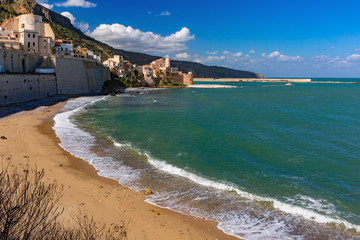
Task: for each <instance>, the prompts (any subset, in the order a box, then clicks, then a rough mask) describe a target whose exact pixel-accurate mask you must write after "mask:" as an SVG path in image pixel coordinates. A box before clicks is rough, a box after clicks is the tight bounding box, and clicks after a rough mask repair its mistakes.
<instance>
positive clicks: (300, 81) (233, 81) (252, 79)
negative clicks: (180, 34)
mask: <svg viewBox="0 0 360 240" xmlns="http://www.w3.org/2000/svg"><path fill="white" fill-rule="evenodd" d="M194 81H195V82H228V83H236V82H273V83H278V82H280V83H281V82H284V83H309V82H311V79H300V78H299V79H291V78H288V79H287V78H277V79H275V78H217V79H215V78H194Z"/></svg>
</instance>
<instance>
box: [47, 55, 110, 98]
mask: <svg viewBox="0 0 360 240" xmlns="http://www.w3.org/2000/svg"><path fill="white" fill-rule="evenodd" d="M52 60H53V62H54V65H55V72H56V78H57V86H58V94H91V93H100V91H101V89H102V86H103V85H104V82H105V81H107V80H110V71H109V70H108V69H107V68H105V67H104V66H103V65H102V64H98V63H97V62H95V61H91V60H84V59H77V58H67V57H58V56H57V57H52Z"/></svg>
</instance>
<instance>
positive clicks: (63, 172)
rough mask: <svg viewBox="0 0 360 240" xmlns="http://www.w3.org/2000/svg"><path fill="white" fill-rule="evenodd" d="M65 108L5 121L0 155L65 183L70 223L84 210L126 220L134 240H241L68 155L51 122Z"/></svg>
mask: <svg viewBox="0 0 360 240" xmlns="http://www.w3.org/2000/svg"><path fill="white" fill-rule="evenodd" d="M64 104H65V103H64V102H62V103H58V104H55V105H53V106H50V107H39V108H37V109H35V110H32V111H28V112H19V113H17V114H14V115H11V116H8V117H5V118H1V119H0V136H5V137H6V138H7V139H6V140H3V139H0V157H1V159H3V160H2V161H3V164H4V165H8V164H10V166H11V167H18V168H22V167H24V166H25V165H26V164H27V163H29V164H30V166H32V167H34V166H35V164H36V165H37V168H38V169H44V170H45V174H46V175H45V181H49V182H53V181H56V182H57V183H58V184H59V185H62V186H63V188H64V189H63V197H62V199H61V201H60V203H59V204H60V206H61V207H63V208H64V210H65V211H64V214H63V219H64V221H65V222H68V223H69V222H71V221H73V220H72V217H76V216H78V214H79V211H82V212H84V213H87V214H88V215H89V216H93V217H94V219H95V220H97V221H103V222H104V223H106V224H107V225H110V224H111V223H121V222H122V221H125V222H127V223H128V231H127V233H128V238H129V239H214V240H215V239H237V238H235V237H232V236H229V235H226V234H224V233H223V232H222V231H221V230H219V229H218V228H217V223H215V222H211V221H206V220H202V219H199V218H194V217H191V216H185V215H182V214H180V213H176V212H173V211H170V210H167V209H162V208H158V207H155V206H153V205H150V204H148V203H146V202H144V200H145V194H144V193H138V192H134V191H132V190H129V189H128V188H125V187H123V186H121V185H119V184H118V182H116V181H114V180H111V179H107V178H103V177H100V176H99V175H97V173H96V171H95V169H94V168H93V167H92V166H91V165H89V164H88V163H87V162H85V161H83V160H81V159H78V158H75V157H74V156H72V155H70V154H69V153H67V152H65V151H64V150H63V149H62V148H60V147H59V145H58V142H59V139H58V138H57V137H56V135H55V133H54V131H53V130H52V126H53V120H52V119H53V117H54V116H55V115H56V113H58V112H59V111H60V110H61V108H62V107H63V106H64ZM1 159H0V160H1ZM157 213H159V214H160V215H158V214H157Z"/></svg>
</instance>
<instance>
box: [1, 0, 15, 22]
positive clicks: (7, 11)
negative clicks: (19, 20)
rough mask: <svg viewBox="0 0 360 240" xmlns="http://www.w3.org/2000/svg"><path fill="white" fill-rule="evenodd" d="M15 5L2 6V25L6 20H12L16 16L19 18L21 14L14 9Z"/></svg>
mask: <svg viewBox="0 0 360 240" xmlns="http://www.w3.org/2000/svg"><path fill="white" fill-rule="evenodd" d="M13 5H14V3H11V4H7V5H0V24H1V23H2V22H3V21H4V19H7V18H12V17H14V16H18V15H19V14H18V13H17V12H16V11H15V10H14V8H13Z"/></svg>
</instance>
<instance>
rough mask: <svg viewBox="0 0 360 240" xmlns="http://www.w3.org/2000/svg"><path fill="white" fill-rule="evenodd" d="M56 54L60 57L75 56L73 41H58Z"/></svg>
mask: <svg viewBox="0 0 360 240" xmlns="http://www.w3.org/2000/svg"><path fill="white" fill-rule="evenodd" d="M55 54H56V55H60V56H74V51H73V43H72V41H71V40H63V39H58V40H56V44H55Z"/></svg>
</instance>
